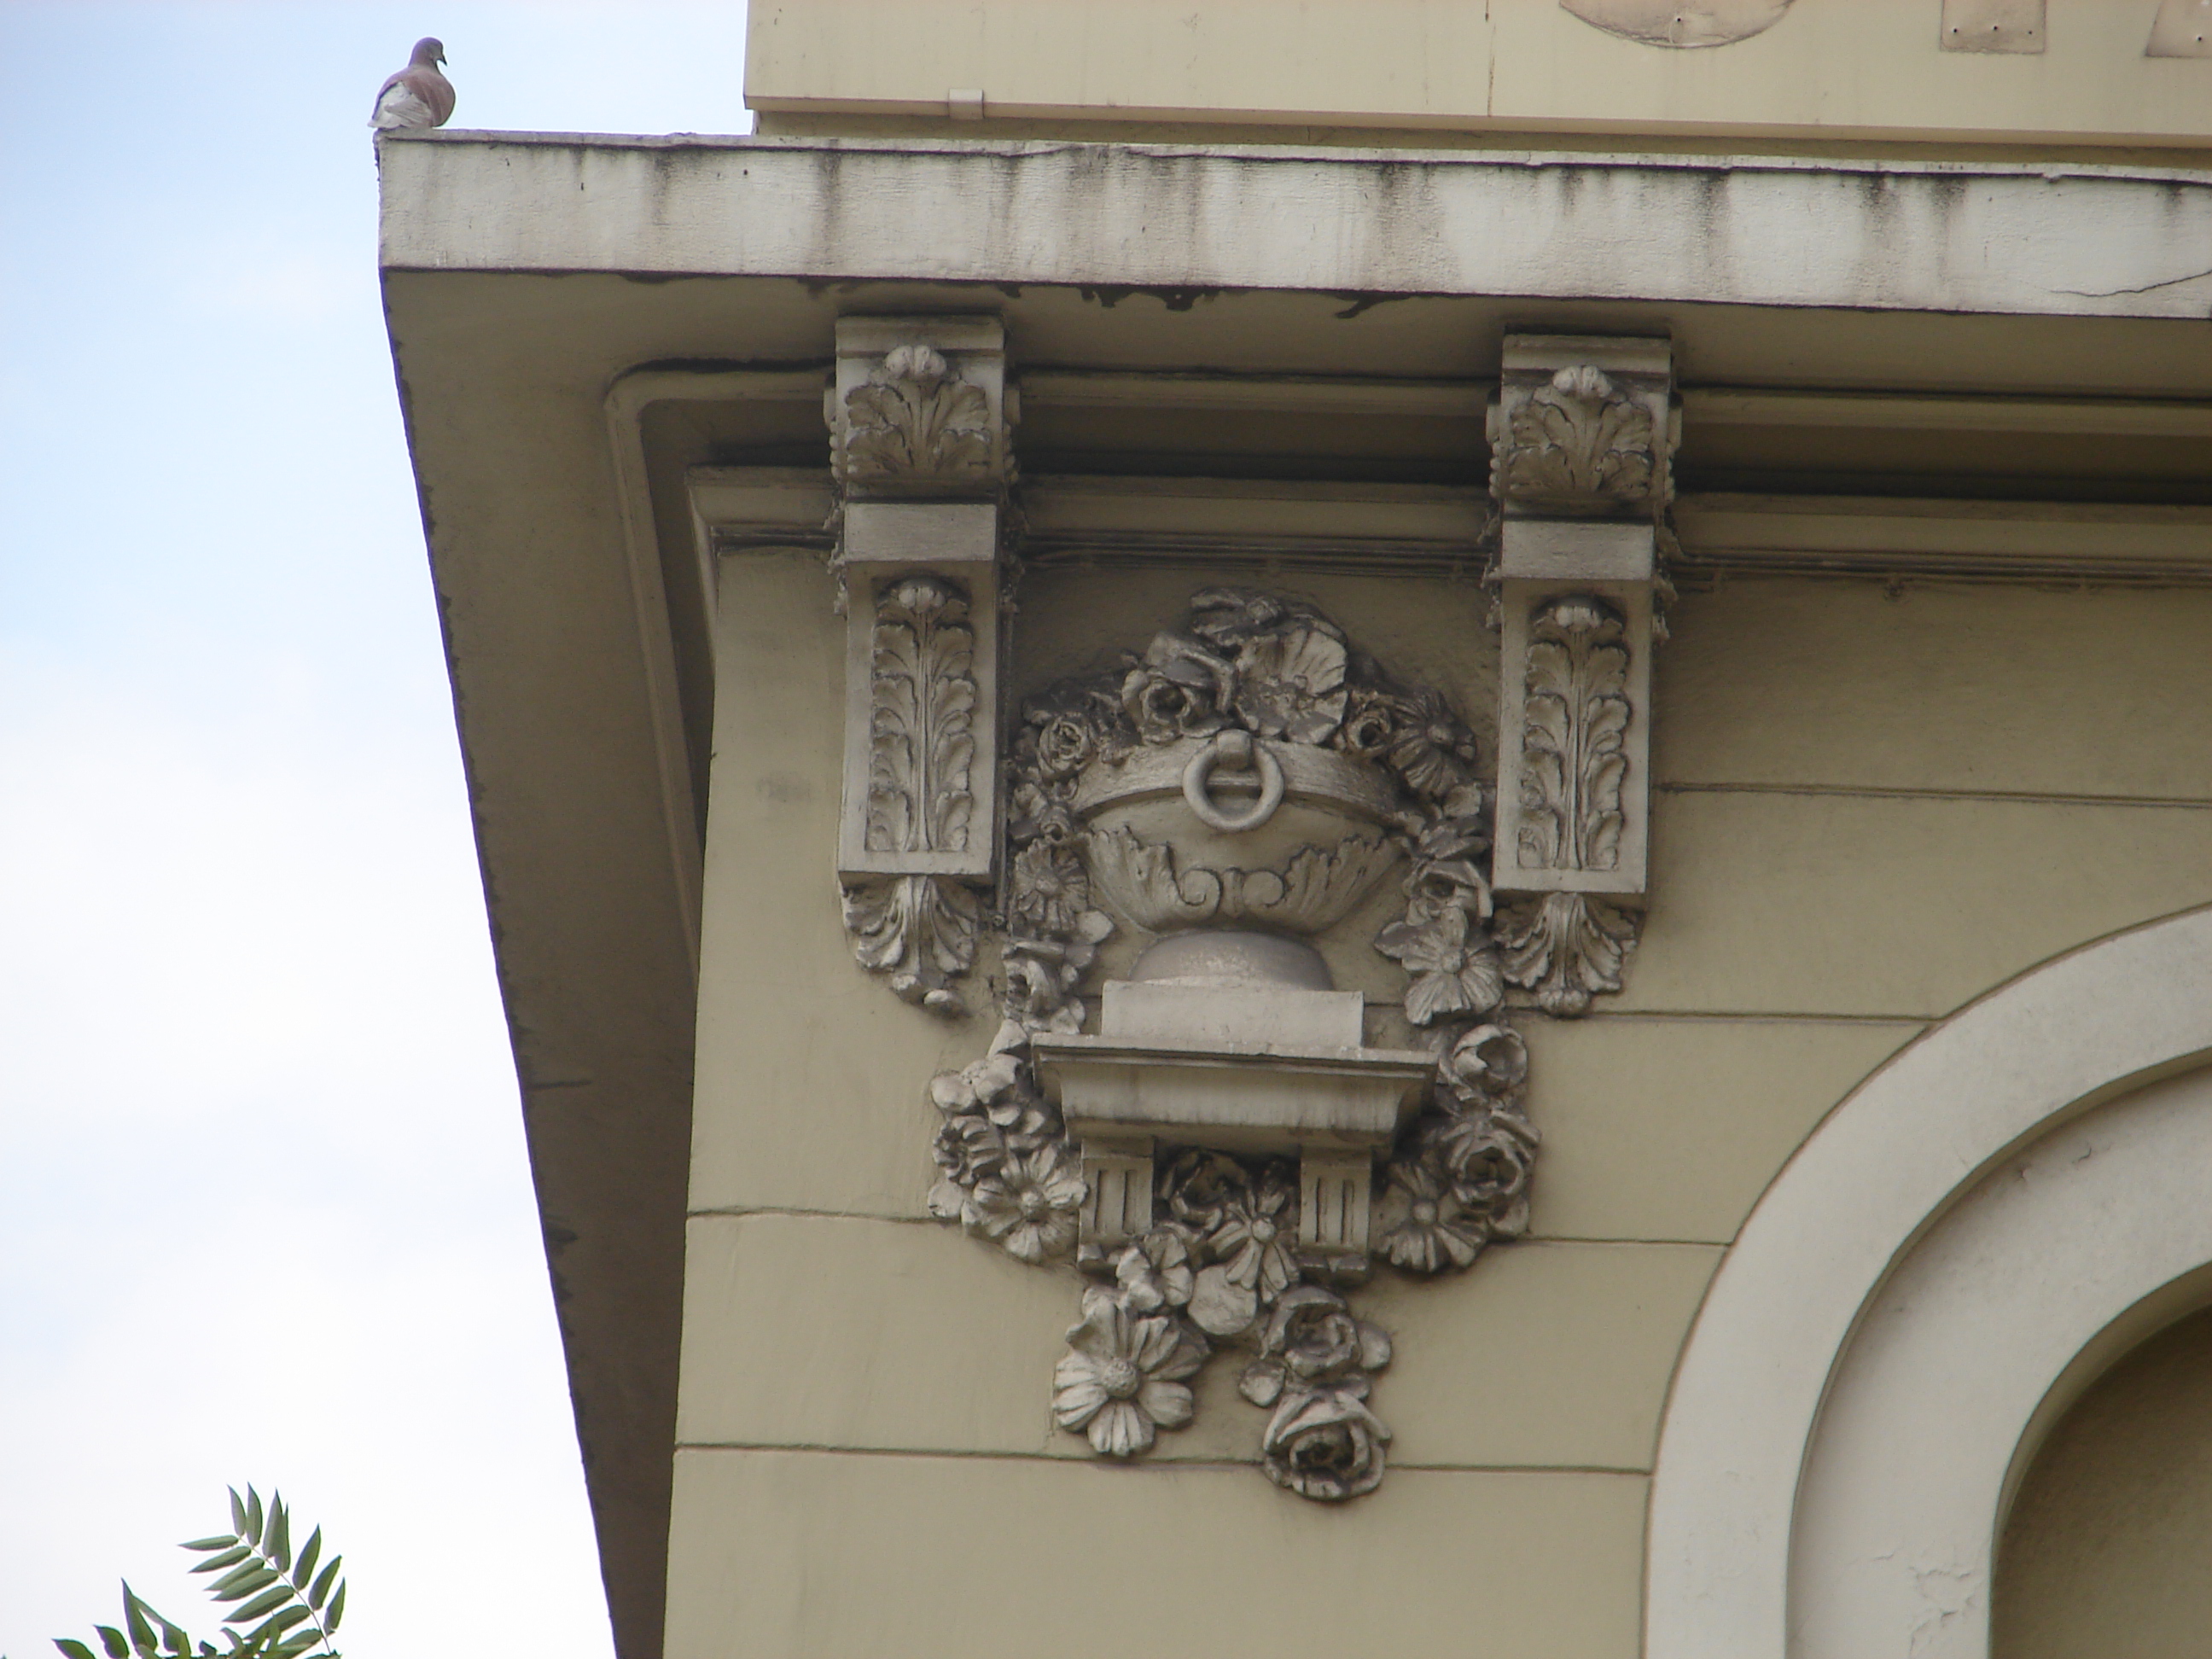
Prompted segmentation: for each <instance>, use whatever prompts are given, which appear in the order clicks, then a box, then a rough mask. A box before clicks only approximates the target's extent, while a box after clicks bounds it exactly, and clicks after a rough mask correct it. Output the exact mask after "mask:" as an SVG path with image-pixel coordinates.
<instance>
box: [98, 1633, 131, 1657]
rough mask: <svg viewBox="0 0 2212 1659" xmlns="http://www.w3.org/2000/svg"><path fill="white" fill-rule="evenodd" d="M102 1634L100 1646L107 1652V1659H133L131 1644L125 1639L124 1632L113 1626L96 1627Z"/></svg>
mask: <svg viewBox="0 0 2212 1659" xmlns="http://www.w3.org/2000/svg"><path fill="white" fill-rule="evenodd" d="M93 1629H94V1630H95V1631H97V1632H100V1646H101V1647H103V1648H105V1649H106V1650H107V1659H131V1644H130V1643H128V1642H126V1641H125V1640H124V1639H123V1632H121V1631H119V1630H118V1629H116V1628H115V1626H112V1625H94V1626H93Z"/></svg>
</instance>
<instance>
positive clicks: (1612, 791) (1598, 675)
mask: <svg viewBox="0 0 2212 1659" xmlns="http://www.w3.org/2000/svg"><path fill="white" fill-rule="evenodd" d="M1527 686H1528V690H1527V698H1526V702H1525V704H1524V708H1525V718H1524V720H1523V723H1522V731H1521V749H1522V764H1521V787H1520V805H1521V832H1520V836H1519V839H1518V842H1517V844H1516V852H1517V854H1518V855H1519V859H1520V864H1521V867H1522V869H1524V870H1612V869H1614V868H1617V867H1618V866H1619V865H1620V832H1621V826H1622V823H1623V817H1622V813H1621V800H1620V793H1621V785H1622V783H1623V781H1625V780H1626V777H1627V774H1628V758H1627V756H1626V754H1625V753H1624V752H1623V738H1624V737H1625V736H1626V732H1627V730H1628V721H1629V715H1630V708H1629V701H1628V647H1627V645H1626V641H1625V636H1624V635H1623V631H1622V627H1621V619H1620V615H1619V613H1617V612H1616V611H1613V608H1612V607H1611V606H1609V605H1607V604H1606V603H1605V601H1603V600H1602V599H1595V598H1591V597H1589V596H1586V595H1571V596H1569V597H1567V598H1564V599H1547V600H1545V601H1544V603H1543V604H1542V605H1541V606H1540V607H1538V609H1537V611H1536V613H1535V615H1534V617H1531V618H1530V619H1529V626H1528V680H1527Z"/></svg>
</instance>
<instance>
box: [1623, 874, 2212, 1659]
mask: <svg viewBox="0 0 2212 1659" xmlns="http://www.w3.org/2000/svg"><path fill="white" fill-rule="evenodd" d="M2208 1055H2212V908H2204V909H2199V910H2192V911H2189V912H2186V913H2185V914H2183V915H2178V916H2172V917H2169V918H2166V920H2164V921H2156V922H2152V923H2148V924H2147V925H2145V926H2143V927H2136V928H2133V929H2130V931H2128V932H2126V933H2118V934H2115V935H2112V937H2110V938H2107V939H2101V940H2100V941H2098V942H2096V943H2094V944H2092V945H2084V946H2082V947H2081V948H2080V949H2078V950H2076V951H2072V952H2070V953H2069V954H2068V955H2066V956H2063V957H2058V958H2057V959H2055V960H2053V961H2051V962H2049V963H2045V964H2043V965H2042V966H2041V967H2039V968H2036V969H2031V970H2030V971H2029V972H2027V973H2026V974H2024V975H2021V977H2019V978H2018V979H2015V980H2013V981H2010V982H2009V983H2008V984H2006V985H2004V986H2002V987H1999V988H1998V989H1996V990H1995V991H1993V992H1991V993H1990V994H1988V995H1986V996H1984V997H1983V998H1982V999H1980V1000H1978V1001H1977V1002H1974V1003H1972V1004H1970V1005H1969V1006H1967V1007H1966V1008H1965V1009H1962V1010H1961V1011H1960V1012H1958V1013H1956V1014H1954V1015H1953V1016H1952V1017H1951V1018H1948V1019H1947V1020H1945V1021H1944V1022H1943V1023H1942V1024H1940V1025H1938V1026H1936V1028H1934V1029H1933V1030H1930V1031H1929V1032H1927V1033H1926V1034H1925V1035H1924V1036H1922V1037H1921V1038H1920V1039H1919V1040H1918V1041H1917V1042H1914V1043H1913V1044H1911V1046H1910V1047H1908V1048H1905V1049H1904V1050H1903V1051H1902V1052H1900V1053H1899V1054H1897V1055H1896V1056H1895V1057H1894V1058H1893V1059H1892V1060H1890V1061H1888V1063H1887V1064H1886V1065H1885V1066H1882V1067H1881V1069H1880V1070H1879V1071H1877V1072H1875V1073H1874V1074H1873V1075H1872V1076H1871V1077H1869V1079H1867V1080H1866V1081H1865V1082H1864V1083H1863V1084H1862V1085H1860V1086H1859V1087H1858V1088H1857V1090H1856V1091H1853V1093H1852V1094H1851V1095H1850V1097H1848V1098H1847V1099H1845V1100H1844V1103H1842V1104H1841V1105H1839V1106H1838V1107H1837V1109H1835V1111H1833V1112H1832V1113H1831V1114H1830V1115H1829V1116H1828V1118H1827V1120H1826V1121H1825V1122H1824V1123H1822V1125H1821V1126H1820V1128H1819V1129H1818V1130H1816V1131H1815V1132H1814V1134H1813V1135H1812V1136H1811V1137H1810V1138H1809V1139H1808V1140H1807V1141H1806V1143H1805V1145H1804V1146H1802V1147H1801V1148H1800V1149H1799V1150H1798V1152H1797V1154H1796V1157H1794V1158H1792V1159H1791V1160H1790V1163H1789V1164H1788V1165H1786V1166H1785V1167H1784V1170H1783V1171H1782V1173H1781V1174H1780V1175H1779V1176H1776V1178H1775V1180H1774V1182H1773V1184H1772V1185H1771V1186H1770V1187H1769V1188H1768V1189H1767V1191H1766V1194H1765V1196H1764V1197H1763V1198H1761V1199H1760V1200H1759V1205H1758V1206H1757V1207H1756V1208H1755V1209H1754V1210H1753V1212H1752V1214H1751V1217H1750V1218H1749V1219H1748V1220H1747V1222H1746V1223H1745V1224H1744V1226H1743V1230H1742V1231H1741V1233H1740V1234H1739V1235H1738V1236H1737V1238H1736V1242H1735V1246H1734V1247H1733V1248H1732V1249H1730V1250H1729V1255H1728V1256H1727V1258H1726V1260H1725V1261H1723V1264H1722V1267H1721V1269H1720V1272H1719V1273H1717V1275H1716V1276H1715V1279H1714V1281H1713V1285H1712V1288H1711V1291H1709V1292H1708V1293H1707V1295H1706V1298H1705V1306H1704V1308H1703V1309H1702V1310H1700V1312H1699V1316H1698V1322H1697V1324H1696V1325H1695V1327H1694V1328H1692V1332H1691V1334H1690V1340H1689V1341H1688V1343H1687V1345H1686V1346H1685V1348H1684V1350H1683V1354H1682V1358H1681V1362H1680V1365H1679V1366H1678V1367H1677V1369H1676V1372H1675V1379H1674V1389H1673V1391H1672V1393H1671V1395H1670V1396H1669V1398H1668V1406H1667V1415H1666V1419H1665V1422H1664V1425H1663V1426H1662V1430H1661V1434H1660V1443H1659V1454H1658V1460H1657V1463H1656V1468H1655V1471H1654V1474H1653V1480H1652V1489H1651V1508H1650V1533H1649V1542H1648V1546H1647V1547H1648V1552H1649V1558H1648V1559H1649V1565H1648V1571H1647V1574H1646V1590H1645V1602H1644V1608H1645V1615H1644V1653H1645V1656H1646V1659H1711V1656H1713V1655H1726V1656H1729V1659H1784V1656H1785V1654H1786V1653H1787V1651H1788V1639H1789V1633H1788V1617H1789V1575H1790V1543H1791V1530H1792V1517H1793V1515H1794V1512H1795V1510H1796V1500H1797V1492H1798V1486H1799V1478H1800V1474H1801V1471H1802V1468H1803V1465H1804V1462H1805V1456H1806V1451H1807V1448H1808V1444H1809V1443H1810V1440H1811V1437H1812V1434H1813V1431H1814V1426H1815V1424H1816V1422H1817V1420H1818V1418H1819V1415H1820V1406H1821V1401H1822V1400H1823V1398H1824V1396H1825V1395H1826V1390H1827V1388H1828V1385H1829V1382H1830V1379H1831V1376H1832V1374H1833V1371H1834V1369H1835V1367H1836V1365H1837V1364H1838V1359H1839V1358H1840V1357H1841V1356H1842V1354H1843V1353H1844V1350H1845V1348H1846V1346H1847V1345H1848V1344H1849V1342H1850V1338H1851V1334H1852V1332H1853V1330H1854V1329H1855V1328H1856V1327H1857V1323H1858V1321H1859V1319H1860V1317H1861V1316H1862V1313H1863V1310H1865V1309H1866V1307H1867V1305H1868V1304H1869V1301H1870V1300H1871V1299H1872V1298H1873V1297H1874V1296H1875V1293H1876V1292H1877V1291H1879V1289H1880V1288H1881V1285H1882V1283H1883V1281H1884V1279H1887V1276H1888V1275H1889V1273H1890V1271H1891V1269H1892V1267H1893V1266H1894V1265H1895V1264H1896V1263H1897V1262H1898V1261H1899V1260H1900V1259H1901V1258H1902V1257H1903V1256H1904V1255H1905V1252H1906V1251H1907V1250H1909V1249H1911V1246H1912V1245H1913V1243H1915V1242H1916V1241H1917V1239H1918V1238H1919V1237H1921V1236H1922V1235H1923V1233H1924V1232H1925V1231H1926V1230H1927V1229H1928V1228H1929V1226H1930V1225H1933V1224H1934V1222H1935V1221H1936V1218H1938V1217H1940V1216H1941V1215H1942V1214H1943V1212H1945V1211H1946V1210H1947V1209H1948V1208H1949V1207H1950V1206H1951V1205H1952V1204H1953V1203H1954V1201H1955V1200H1957V1199H1958V1198H1959V1197H1960V1195H1961V1194H1964V1193H1965V1192H1966V1190H1968V1189H1969V1188H1972V1186H1973V1184H1974V1183H1975V1182H1977V1181H1978V1180H1979V1179H1980V1177H1981V1176H1983V1175H1984V1173H1986V1172H1987V1171H1988V1170H1990V1168H1991V1167H1992V1166H1993V1165H1994V1164H1996V1162H1997V1161H1998V1160H1999V1159H2001V1158H2003V1157H2004V1156H2005V1155H2006V1154H2007V1153H2008V1152H2010V1151H2012V1150H2014V1149H2015V1148H2017V1147H2019V1146H2021V1145H2022V1144H2023V1143H2024V1142H2026V1141H2027V1140H2028V1139H2031V1138H2033V1137H2034V1136H2035V1135H2037V1134H2039V1133H2043V1132H2045V1131H2047V1130H2049V1129H2051V1128H2052V1127H2056V1126H2057V1124H2059V1123H2061V1122H2063V1121H2064V1120H2065V1119H2067V1118H2068V1117H2069V1116H2071V1115H2075V1114H2076V1113H2079V1112H2081V1111H2084V1110H2087V1109H2089V1108H2091V1107H2093V1106H2095V1105H2097V1104H2098V1103H2100V1102H2102V1101H2105V1100H2108V1099H2110V1098H2112V1097H2114V1096H2116V1095H2118V1094H2119V1093H2121V1092H2123V1091H2126V1090H2128V1089H2130V1088H2133V1087H2136V1086H2139V1085H2142V1084H2144V1083H2146V1082H2148V1081H2150V1080H2152V1079H2156V1078H2158V1077H2160V1076H2164V1075H2166V1074H2168V1073H2173V1072H2177V1071H2180V1070H2183V1069H2185V1068H2186V1067H2188V1066H2191V1065H2194V1064H2197V1063H2199V1062H2201V1061H2202V1060H2204V1059H2205V1058H2206V1057H2207V1056H2208Z"/></svg>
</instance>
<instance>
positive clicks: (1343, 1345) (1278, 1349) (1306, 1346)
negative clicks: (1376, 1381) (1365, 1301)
mask: <svg viewBox="0 0 2212 1659" xmlns="http://www.w3.org/2000/svg"><path fill="white" fill-rule="evenodd" d="M1389 1363H1390V1339H1389V1336H1388V1335H1386V1334H1384V1333H1383V1329H1382V1328H1381V1327H1380V1326H1376V1325H1370V1324H1369V1323H1368V1322H1366V1321H1365V1320H1364V1319H1355V1318H1353V1317H1352V1310H1350V1309H1349V1308H1347V1307H1346V1305H1345V1301H1344V1298H1343V1297H1340V1296H1339V1295H1338V1294H1337V1293H1336V1292H1335V1291H1326V1290H1323V1289H1322V1287H1321V1286H1320V1285H1299V1286H1298V1287H1297V1289H1296V1290H1293V1291H1287V1292H1285V1295H1284V1297H1283V1299H1282V1300H1281V1301H1280V1302H1279V1303H1277V1304H1275V1310H1274V1312H1273V1313H1272V1314H1270V1315H1268V1316H1267V1325H1266V1327H1265V1328H1264V1329H1263V1331H1262V1333H1261V1338H1260V1357H1259V1358H1257V1359H1255V1360H1254V1361H1253V1362H1252V1363H1251V1364H1249V1365H1248V1366H1246V1367H1245V1368H1244V1375H1243V1377H1242V1378H1240V1379H1239V1380H1238V1382H1237V1388H1238V1389H1240V1390H1241V1391H1242V1392H1243V1395H1244V1397H1245V1398H1246V1399H1247V1400H1249V1401H1251V1402H1252V1403H1253V1404H1254V1405H1255V1406H1272V1405H1273V1404H1274V1403H1275V1401H1276V1398H1277V1396H1279V1395H1280V1394H1281V1393H1282V1392H1283V1390H1284V1389H1285V1388H1306V1387H1315V1386H1318V1385H1319V1384H1321V1383H1334V1382H1337V1381H1340V1380H1341V1379H1342V1378H1345V1377H1347V1376H1351V1375H1352V1373H1353V1372H1355V1371H1379V1370H1382V1369H1383V1367H1384V1366H1385V1365H1387V1364H1389Z"/></svg>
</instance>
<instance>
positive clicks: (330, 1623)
mask: <svg viewBox="0 0 2212 1659" xmlns="http://www.w3.org/2000/svg"><path fill="white" fill-rule="evenodd" d="M344 1617H345V1586H344V1585H343V1584H340V1585H339V1586H338V1593H337V1595H333V1596H332V1597H331V1611H330V1616H329V1617H328V1618H326V1619H325V1620H323V1628H324V1629H325V1630H328V1631H335V1630H336V1629H337V1627H338V1620H341V1619H343V1618H344Z"/></svg>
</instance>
